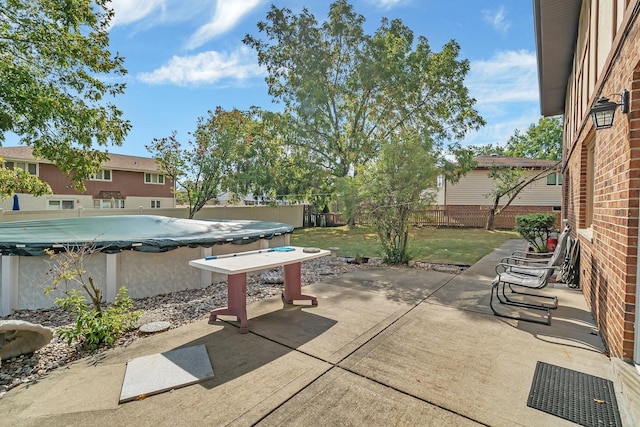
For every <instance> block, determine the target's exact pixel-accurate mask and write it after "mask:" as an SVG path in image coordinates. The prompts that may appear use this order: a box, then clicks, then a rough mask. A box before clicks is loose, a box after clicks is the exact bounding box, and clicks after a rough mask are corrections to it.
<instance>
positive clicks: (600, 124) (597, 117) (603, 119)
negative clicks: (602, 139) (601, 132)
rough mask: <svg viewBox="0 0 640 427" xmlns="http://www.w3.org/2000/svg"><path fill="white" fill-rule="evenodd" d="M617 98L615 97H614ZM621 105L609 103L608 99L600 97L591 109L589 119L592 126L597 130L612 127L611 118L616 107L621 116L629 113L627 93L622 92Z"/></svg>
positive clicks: (625, 91) (626, 91)
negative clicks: (591, 120) (591, 121)
mask: <svg viewBox="0 0 640 427" xmlns="http://www.w3.org/2000/svg"><path fill="white" fill-rule="evenodd" d="M616 96H617V95H616ZM620 97H621V98H622V99H621V101H622V102H621V103H620V104H618V103H616V102H611V101H609V98H605V97H602V98H600V99H598V102H596V105H594V106H593V107H592V108H591V118H592V119H593V125H594V126H595V127H596V130H598V129H608V128H610V127H611V126H612V125H613V116H614V115H615V113H616V108H618V105H619V106H620V107H621V108H620V111H621V112H622V114H627V113H628V112H629V91H628V90H626V89H625V90H623V91H622V94H620Z"/></svg>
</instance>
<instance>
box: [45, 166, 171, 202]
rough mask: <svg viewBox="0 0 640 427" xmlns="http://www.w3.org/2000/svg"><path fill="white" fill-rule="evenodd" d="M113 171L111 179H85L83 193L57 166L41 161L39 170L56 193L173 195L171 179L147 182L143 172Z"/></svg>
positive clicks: (139, 195)
mask: <svg viewBox="0 0 640 427" xmlns="http://www.w3.org/2000/svg"><path fill="white" fill-rule="evenodd" d="M111 173H112V176H111V181H91V180H87V181H85V187H86V189H87V191H86V192H84V193H81V192H79V191H77V190H75V189H74V188H73V187H72V186H71V184H70V182H69V178H68V177H67V175H66V174H64V173H62V171H60V169H58V168H57V167H56V166H54V165H52V164H47V163H41V164H40V170H39V176H40V179H41V180H43V181H45V182H47V183H48V184H49V185H50V186H51V189H52V190H53V192H54V194H69V195H79V194H85V195H91V196H95V195H96V194H98V193H99V192H100V191H119V192H120V193H121V194H122V195H123V196H125V197H127V196H137V197H173V193H172V188H173V187H172V182H171V181H170V180H165V183H164V185H159V184H145V183H144V173H142V172H132V171H122V170H113V171H111Z"/></svg>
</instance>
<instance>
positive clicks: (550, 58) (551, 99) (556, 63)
mask: <svg viewBox="0 0 640 427" xmlns="http://www.w3.org/2000/svg"><path fill="white" fill-rule="evenodd" d="M581 7H582V1H578V0H533V20H534V31H535V37H536V56H537V58H538V86H539V89H540V113H541V114H542V115H543V116H555V115H558V114H563V113H564V104H565V97H566V93H567V84H568V81H569V75H570V73H571V64H572V63H573V55H574V51H575V49H576V40H577V37H578V21H579V19H580V8H581Z"/></svg>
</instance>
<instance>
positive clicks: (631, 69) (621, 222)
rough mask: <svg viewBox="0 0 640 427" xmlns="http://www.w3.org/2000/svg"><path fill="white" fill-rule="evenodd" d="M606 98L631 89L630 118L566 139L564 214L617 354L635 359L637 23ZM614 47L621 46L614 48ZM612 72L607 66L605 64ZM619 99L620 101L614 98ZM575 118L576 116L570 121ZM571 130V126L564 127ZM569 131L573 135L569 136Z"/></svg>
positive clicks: (639, 146)
mask: <svg viewBox="0 0 640 427" xmlns="http://www.w3.org/2000/svg"><path fill="white" fill-rule="evenodd" d="M627 34H628V36H627V39H626V40H625V41H624V42H623V44H622V45H621V50H620V53H619V55H617V56H615V57H614V56H612V58H613V61H612V62H611V67H610V68H609V70H610V72H609V74H608V76H607V78H606V81H603V83H602V88H601V91H600V93H602V94H603V95H607V94H619V93H621V91H622V90H623V89H625V88H626V89H628V90H629V91H630V99H631V108H630V110H631V111H630V113H629V114H627V115H624V114H621V113H620V109H618V110H617V111H616V117H615V121H614V126H613V127H612V128H611V129H606V130H598V131H597V132H596V131H595V130H594V129H593V125H592V123H591V119H590V117H588V116H586V117H585V120H584V121H583V122H582V123H580V124H579V126H578V129H579V132H577V134H576V137H575V139H574V140H573V141H567V140H565V141H564V144H565V146H566V148H567V150H566V151H565V152H566V153H568V154H567V156H566V158H565V162H566V169H565V174H564V178H565V188H564V200H563V212H564V214H565V216H566V218H568V219H569V223H570V224H571V225H572V226H573V227H574V231H573V233H574V237H575V236H576V235H577V236H578V237H579V239H580V244H581V263H580V283H581V286H582V288H583V292H584V294H585V297H586V299H587V303H588V304H589V306H590V308H591V310H592V312H593V314H594V316H595V318H596V321H597V323H598V326H599V328H600V331H601V334H602V336H603V338H604V340H605V342H606V344H607V346H608V347H609V350H610V352H611V354H612V356H614V357H620V358H623V359H630V358H632V357H633V340H634V320H635V308H636V301H635V294H636V269H637V262H638V261H637V260H638V215H639V201H640V24H639V23H638V21H637V20H636V22H635V23H634V24H633V28H631V31H629V32H628V33H627ZM614 48H615V46H614ZM605 70H607V67H605ZM616 101H618V100H617V99H616ZM566 120H571V118H566ZM565 125H566V126H567V127H568V128H570V127H572V126H573V125H574V124H573V123H565ZM565 134H569V132H565ZM593 139H595V142H594V143H595V153H596V155H595V161H594V178H593V182H594V192H593V225H592V227H591V229H586V228H585V226H586V221H587V213H588V209H587V208H586V206H587V202H588V195H587V194H588V190H587V185H588V182H589V178H588V174H587V172H588V166H587V160H588V156H587V145H588V144H589V143H590V141H592V140H593Z"/></svg>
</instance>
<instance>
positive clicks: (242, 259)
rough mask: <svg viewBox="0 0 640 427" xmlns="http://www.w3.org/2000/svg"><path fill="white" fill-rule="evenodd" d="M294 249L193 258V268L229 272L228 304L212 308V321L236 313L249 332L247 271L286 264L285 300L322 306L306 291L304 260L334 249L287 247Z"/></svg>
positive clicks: (288, 302) (291, 302) (241, 326)
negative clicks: (303, 289) (303, 281)
mask: <svg viewBox="0 0 640 427" xmlns="http://www.w3.org/2000/svg"><path fill="white" fill-rule="evenodd" d="M287 248H292V249H293V250H291V251H287V252H280V251H279V250H280V249H279V248H271V249H261V250H257V251H249V252H240V253H238V254H229V255H220V256H217V257H207V258H202V259H197V260H193V261H189V265H190V266H192V267H196V268H200V269H203V270H209V271H214V272H216V273H223V274H226V275H227V296H228V298H227V301H228V302H227V307H223V308H216V309H214V310H211V312H210V314H209V320H212V321H215V320H216V319H217V317H218V316H219V315H230V316H236V319H237V320H238V321H239V322H240V333H243V334H244V333H247V332H249V327H248V321H247V273H248V272H251V271H257V270H265V269H269V268H274V267H280V266H282V267H283V269H284V274H283V276H284V290H283V293H282V296H283V299H284V301H285V302H286V303H287V304H293V302H294V301H298V300H307V301H311V304H312V305H318V298H317V297H316V296H315V295H309V294H303V293H302V283H301V271H302V269H301V263H302V261H307V260H310V259H314V258H320V257H323V256H327V255H330V254H331V252H330V251H326V250H320V251H319V252H303V249H304V248H301V247H296V246H287Z"/></svg>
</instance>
